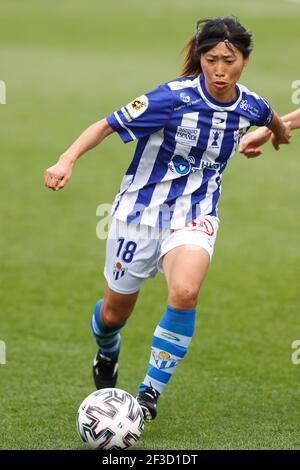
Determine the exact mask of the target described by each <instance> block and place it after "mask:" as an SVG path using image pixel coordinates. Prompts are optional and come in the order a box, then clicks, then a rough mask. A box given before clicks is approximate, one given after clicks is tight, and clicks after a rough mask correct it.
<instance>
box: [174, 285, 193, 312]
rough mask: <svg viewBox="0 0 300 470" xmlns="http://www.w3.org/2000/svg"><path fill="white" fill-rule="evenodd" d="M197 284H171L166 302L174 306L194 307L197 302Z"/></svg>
mask: <svg viewBox="0 0 300 470" xmlns="http://www.w3.org/2000/svg"><path fill="white" fill-rule="evenodd" d="M198 292H199V289H198V286H194V285H192V284H179V285H173V286H172V287H171V288H170V291H169V296H168V303H169V304H170V305H172V306H173V307H174V308H179V309H180V308H181V309H183V310H184V309H189V308H194V307H195V305H196V303H197V296H198Z"/></svg>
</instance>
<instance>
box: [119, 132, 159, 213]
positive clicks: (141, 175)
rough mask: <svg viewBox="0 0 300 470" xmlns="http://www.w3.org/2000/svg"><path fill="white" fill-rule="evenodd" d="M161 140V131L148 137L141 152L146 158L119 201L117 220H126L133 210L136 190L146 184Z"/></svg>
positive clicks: (142, 159)
mask: <svg viewBox="0 0 300 470" xmlns="http://www.w3.org/2000/svg"><path fill="white" fill-rule="evenodd" d="M163 140H164V131H163V130H161V131H158V132H155V134H152V135H151V136H150V137H149V140H148V142H147V144H146V146H145V149H144V152H143V155H147V158H141V159H140V161H139V165H138V167H137V170H136V173H135V175H134V179H133V182H132V184H131V185H130V187H129V188H128V190H127V191H126V193H125V194H124V197H123V198H122V199H121V202H120V204H119V207H118V209H117V214H118V218H119V219H121V220H126V217H127V215H128V214H129V213H130V212H131V211H132V210H133V208H134V205H135V202H136V198H137V192H136V190H138V189H140V188H142V187H143V186H145V185H146V183H147V182H148V179H149V177H150V175H151V172H152V168H153V166H154V164H155V160H156V157H157V154H158V151H159V149H160V146H161V144H162V143H163Z"/></svg>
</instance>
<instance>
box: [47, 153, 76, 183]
mask: <svg viewBox="0 0 300 470" xmlns="http://www.w3.org/2000/svg"><path fill="white" fill-rule="evenodd" d="M72 170H73V163H72V162H70V161H69V160H67V159H64V158H63V157H61V158H60V159H59V160H58V162H57V163H56V164H55V165H53V166H50V168H48V169H47V170H46V171H45V174H44V183H45V186H46V187H47V188H49V189H52V190H53V191H59V190H60V189H62V188H63V187H64V186H65V185H66V184H67V182H68V181H69V179H70V177H71V175H72Z"/></svg>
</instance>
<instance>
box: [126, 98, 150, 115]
mask: <svg viewBox="0 0 300 470" xmlns="http://www.w3.org/2000/svg"><path fill="white" fill-rule="evenodd" d="M148 106H149V100H148V97H147V96H146V95H142V96H139V97H138V98H136V99H135V100H133V101H131V103H129V104H128V105H127V106H125V108H126V110H127V112H128V114H129V115H130V117H131V118H132V119H135V118H137V117H139V116H141V115H142V114H143V113H144V112H145V111H146V109H147V108H148Z"/></svg>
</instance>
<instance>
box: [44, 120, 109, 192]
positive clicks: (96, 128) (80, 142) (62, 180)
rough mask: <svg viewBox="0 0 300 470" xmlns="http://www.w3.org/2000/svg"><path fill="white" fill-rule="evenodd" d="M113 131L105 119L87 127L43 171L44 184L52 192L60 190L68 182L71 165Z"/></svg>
mask: <svg viewBox="0 0 300 470" xmlns="http://www.w3.org/2000/svg"><path fill="white" fill-rule="evenodd" d="M113 132H114V130H113V129H112V128H111V127H110V125H109V124H108V122H107V120H106V119H102V120H101V121H98V122H95V123H94V124H92V125H91V126H90V127H88V128H87V129H86V130H85V131H84V132H83V133H82V134H81V135H80V136H79V137H78V139H76V140H75V142H74V143H73V144H72V145H71V146H70V147H69V148H68V149H67V150H66V151H65V152H64V153H63V154H62V155H61V156H60V157H59V159H58V161H57V163H56V164H55V165H53V166H51V167H50V168H48V169H47V170H46V171H45V174H44V182H45V186H46V187H47V188H50V189H52V190H53V191H58V190H59V189H62V188H63V187H64V186H65V185H66V184H67V182H68V181H69V179H70V177H71V175H72V171H73V165H74V163H75V162H76V160H78V158H79V157H81V156H82V155H83V154H85V153H86V152H87V151H88V150H91V149H92V148H94V147H96V146H97V145H99V144H100V143H101V142H102V141H103V140H104V139H105V138H106V137H107V136H109V135H110V134H112V133H113Z"/></svg>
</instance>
